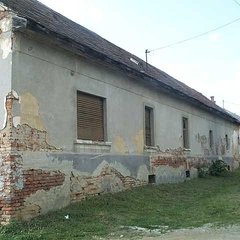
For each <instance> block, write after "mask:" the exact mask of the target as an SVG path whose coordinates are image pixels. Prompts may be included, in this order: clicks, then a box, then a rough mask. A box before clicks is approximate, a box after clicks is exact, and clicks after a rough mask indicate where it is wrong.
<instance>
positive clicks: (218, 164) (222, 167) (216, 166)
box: [209, 160, 227, 176]
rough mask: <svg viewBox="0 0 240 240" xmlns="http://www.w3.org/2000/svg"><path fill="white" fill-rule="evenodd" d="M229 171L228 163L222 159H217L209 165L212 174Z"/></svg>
mask: <svg viewBox="0 0 240 240" xmlns="http://www.w3.org/2000/svg"><path fill="white" fill-rule="evenodd" d="M225 172H227V164H226V163H225V162H224V161H222V160H216V161H214V162H213V163H212V165H211V166H210V167H209V173H210V175H212V176H221V175H222V174H223V173H225Z"/></svg>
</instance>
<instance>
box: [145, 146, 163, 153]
mask: <svg viewBox="0 0 240 240" xmlns="http://www.w3.org/2000/svg"><path fill="white" fill-rule="evenodd" d="M144 152H145V153H147V154H149V153H150V154H151V153H157V152H160V148H159V146H144Z"/></svg>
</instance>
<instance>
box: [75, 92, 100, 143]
mask: <svg viewBox="0 0 240 240" xmlns="http://www.w3.org/2000/svg"><path fill="white" fill-rule="evenodd" d="M103 102H104V99H103V98H101V97H97V96H94V95H90V94H87V93H83V92H79V91H78V92H77V136H78V139H82V140H92V141H104V107H103Z"/></svg>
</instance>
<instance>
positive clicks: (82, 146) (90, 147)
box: [74, 139, 112, 154]
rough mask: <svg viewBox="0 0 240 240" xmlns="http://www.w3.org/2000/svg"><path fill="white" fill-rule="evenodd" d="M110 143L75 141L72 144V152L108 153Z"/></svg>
mask: <svg viewBox="0 0 240 240" xmlns="http://www.w3.org/2000/svg"><path fill="white" fill-rule="evenodd" d="M111 146H112V143H111V142H98V141H91V140H80V139H77V140H76V141H75V142H74V150H75V152H78V153H100V154H102V153H110V151H111Z"/></svg>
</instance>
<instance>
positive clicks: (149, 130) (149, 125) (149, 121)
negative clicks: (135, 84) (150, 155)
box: [145, 107, 153, 146]
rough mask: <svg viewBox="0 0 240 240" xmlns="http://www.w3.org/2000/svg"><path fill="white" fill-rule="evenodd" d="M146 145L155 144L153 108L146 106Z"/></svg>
mask: <svg viewBox="0 0 240 240" xmlns="http://www.w3.org/2000/svg"><path fill="white" fill-rule="evenodd" d="M145 145H146V146H153V109H152V108H150V107H145Z"/></svg>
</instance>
